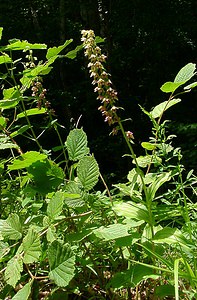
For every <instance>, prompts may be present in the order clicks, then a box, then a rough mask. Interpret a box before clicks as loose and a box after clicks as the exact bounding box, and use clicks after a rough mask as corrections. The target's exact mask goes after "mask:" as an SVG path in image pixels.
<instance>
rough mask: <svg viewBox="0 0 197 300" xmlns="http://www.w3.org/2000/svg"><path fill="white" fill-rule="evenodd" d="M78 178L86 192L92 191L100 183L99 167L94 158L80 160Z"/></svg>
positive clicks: (87, 157)
mask: <svg viewBox="0 0 197 300" xmlns="http://www.w3.org/2000/svg"><path fill="white" fill-rule="evenodd" d="M77 176H78V179H79V181H80V183H81V184H82V186H83V188H84V190H86V191H89V190H91V189H92V188H93V187H94V186H95V185H96V183H97V182H98V177H99V167H98V164H97V162H96V159H95V158H94V157H93V156H86V157H83V158H82V159H80V161H79V163H78V166H77Z"/></svg>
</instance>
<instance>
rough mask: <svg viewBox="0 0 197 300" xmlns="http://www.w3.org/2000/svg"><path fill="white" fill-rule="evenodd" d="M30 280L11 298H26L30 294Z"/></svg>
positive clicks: (21, 299)
mask: <svg viewBox="0 0 197 300" xmlns="http://www.w3.org/2000/svg"><path fill="white" fill-rule="evenodd" d="M31 285H32V283H31V282H28V283H26V284H25V285H24V286H23V287H22V289H21V290H19V291H18V292H17V293H16V295H15V296H14V297H13V298H12V300H28V299H29V296H30V294H31Z"/></svg>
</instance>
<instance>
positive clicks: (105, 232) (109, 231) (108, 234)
mask: <svg viewBox="0 0 197 300" xmlns="http://www.w3.org/2000/svg"><path fill="white" fill-rule="evenodd" d="M128 229H129V227H128V225H124V224H112V225H109V226H107V227H104V226H101V227H99V228H97V229H95V230H93V233H94V234H95V235H96V236H97V237H98V238H100V239H104V240H105V241H111V240H116V239H118V238H121V237H126V236H130V234H129V233H128Z"/></svg>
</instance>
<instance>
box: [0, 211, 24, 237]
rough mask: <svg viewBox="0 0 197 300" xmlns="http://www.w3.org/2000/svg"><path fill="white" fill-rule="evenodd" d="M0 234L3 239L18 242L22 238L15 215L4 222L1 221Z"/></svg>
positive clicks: (18, 221) (17, 218)
mask: <svg viewBox="0 0 197 300" xmlns="http://www.w3.org/2000/svg"><path fill="white" fill-rule="evenodd" d="M0 232H1V234H2V236H3V237H4V238H6V239H7V238H8V239H10V240H19V239H20V238H21V237H22V233H21V232H22V228H21V223H20V220H19V216H18V215H17V214H11V215H9V217H8V218H7V219H6V220H1V223H0Z"/></svg>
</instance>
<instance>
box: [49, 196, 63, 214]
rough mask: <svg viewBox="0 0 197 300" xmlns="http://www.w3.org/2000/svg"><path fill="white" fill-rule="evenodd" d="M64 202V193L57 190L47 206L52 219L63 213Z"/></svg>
mask: <svg viewBox="0 0 197 300" xmlns="http://www.w3.org/2000/svg"><path fill="white" fill-rule="evenodd" d="M63 204H64V193H63V192H56V193H55V194H54V195H53V197H52V198H51V199H50V201H49V204H48V206H47V214H48V216H49V218H51V219H52V220H53V219H55V218H57V217H58V216H59V215H60V214H61V213H62V208H63Z"/></svg>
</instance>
